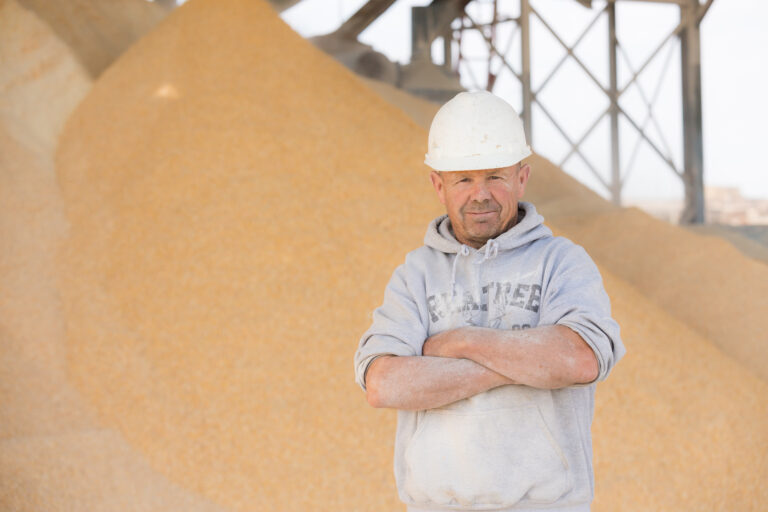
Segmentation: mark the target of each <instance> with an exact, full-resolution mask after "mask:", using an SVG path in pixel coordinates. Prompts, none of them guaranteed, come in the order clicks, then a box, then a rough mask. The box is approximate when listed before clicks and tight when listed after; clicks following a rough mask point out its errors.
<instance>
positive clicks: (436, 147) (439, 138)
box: [424, 91, 531, 171]
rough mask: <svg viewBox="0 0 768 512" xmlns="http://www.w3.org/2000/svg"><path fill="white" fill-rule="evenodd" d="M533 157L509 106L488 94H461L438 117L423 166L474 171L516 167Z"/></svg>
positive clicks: (515, 114) (431, 127) (518, 120)
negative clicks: (528, 157)
mask: <svg viewBox="0 0 768 512" xmlns="http://www.w3.org/2000/svg"><path fill="white" fill-rule="evenodd" d="M530 154H531V148H530V146H528V145H527V144H526V143H525V132H524V131H523V122H522V121H521V120H520V116H519V115H517V112H515V109H514V108H512V106H511V105H510V104H509V103H507V102H506V101H504V100H502V99H501V98H499V97H498V96H495V95H493V94H491V93H490V92H487V91H478V92H460V93H459V94H457V95H456V96H454V97H453V99H451V100H450V101H449V102H448V103H446V104H445V105H443V106H442V107H440V110H438V111H437V114H435V118H434V119H433V120H432V125H431V126H430V127H429V146H428V152H427V154H426V158H425V159H424V163H425V164H427V165H428V166H430V167H431V168H433V169H435V170H436V171H474V170H477V169H496V168H498V167H507V166H510V165H514V164H516V163H518V162H519V161H521V160H522V159H523V158H525V157H527V156H529V155H530Z"/></svg>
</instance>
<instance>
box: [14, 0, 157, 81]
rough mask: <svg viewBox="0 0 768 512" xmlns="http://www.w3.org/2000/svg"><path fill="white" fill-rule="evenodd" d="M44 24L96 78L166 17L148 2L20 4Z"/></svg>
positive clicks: (44, 0)
mask: <svg viewBox="0 0 768 512" xmlns="http://www.w3.org/2000/svg"><path fill="white" fill-rule="evenodd" d="M19 3H20V4H21V5H22V6H24V7H26V8H27V9H30V10H31V11H34V12H35V14H37V15H38V16H39V17H40V19H42V20H43V21H45V22H46V23H47V24H48V25H49V26H50V27H51V28H52V29H53V31H54V32H55V33H56V35H58V36H59V38H60V39H61V40H62V41H64V42H65V43H66V44H67V45H68V46H69V47H70V48H71V49H72V50H73V51H74V52H75V55H76V56H77V58H78V60H79V61H80V63H81V64H82V65H83V66H84V67H85V69H86V70H87V71H88V73H90V75H91V76H92V77H94V78H95V77H97V76H99V75H100V74H101V72H102V71H104V70H105V69H106V68H107V66H109V65H110V64H111V63H112V61H114V60H115V59H116V58H117V57H119V56H120V55H121V54H122V53H123V52H124V51H125V50H126V49H127V48H128V47H129V46H130V45H131V44H132V43H133V42H134V41H136V40H137V39H138V38H139V37H141V36H142V35H144V34H145V33H146V32H147V31H149V29H151V28H152V27H153V26H155V24H157V22H159V21H160V20H161V19H163V17H165V15H166V10H165V9H163V8H162V7H160V6H159V5H158V4H157V3H155V2H148V1H147V0H66V1H59V0H19Z"/></svg>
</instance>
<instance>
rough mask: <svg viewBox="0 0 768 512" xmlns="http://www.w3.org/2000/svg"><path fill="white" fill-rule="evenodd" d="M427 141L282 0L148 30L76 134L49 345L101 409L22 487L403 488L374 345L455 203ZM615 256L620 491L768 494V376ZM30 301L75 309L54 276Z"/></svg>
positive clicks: (12, 489)
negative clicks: (431, 164) (386, 298)
mask: <svg viewBox="0 0 768 512" xmlns="http://www.w3.org/2000/svg"><path fill="white" fill-rule="evenodd" d="M201 34H204V35H205V37H201ZM212 41H215V44H212V43H211V42H212ZM288 57H290V58H288ZM425 140H426V133H425V132H424V131H423V130H422V129H420V128H418V127H417V126H416V125H415V124H414V123H412V122H410V121H409V120H407V119H406V118H405V117H404V114H402V113H401V112H400V111H399V110H397V109H395V108H394V107H392V106H391V105H389V104H387V103H385V102H383V101H382V100H381V99H379V98H378V97H377V95H375V94H374V93H373V92H371V91H370V90H369V89H368V88H366V87H365V86H364V85H363V84H362V83H361V82H360V81H358V79H356V78H355V77H354V76H352V75H351V74H350V73H349V72H347V71H346V70H345V69H344V68H342V67H341V66H339V65H337V64H336V63H335V62H333V61H332V60H331V59H330V58H328V57H325V56H324V55H322V54H321V53H319V52H318V51H317V50H315V49H314V48H313V47H312V46H311V45H309V44H308V43H306V42H304V41H302V40H301V39H300V38H299V37H298V36H297V35H295V34H294V33H293V32H292V31H290V29H288V28H287V27H286V26H285V25H284V24H283V23H282V22H281V21H280V20H279V19H278V18H277V16H276V15H275V14H274V13H273V11H272V10H271V8H270V7H269V6H267V5H266V4H264V3H261V2H253V1H252V0H191V2H190V3H188V4H186V5H185V6H183V7H182V8H180V9H179V10H177V11H176V12H175V13H174V14H173V15H172V16H171V17H170V18H169V19H168V20H166V21H165V22H164V23H163V24H162V25H161V26H160V27H158V30H156V31H154V32H152V33H150V34H149V35H148V36H147V37H146V38H144V39H142V40H141V41H140V42H139V43H138V44H137V45H136V46H135V47H134V48H133V49H132V50H131V51H130V52H128V53H127V54H126V55H125V56H124V57H123V58H121V59H120V60H119V61H118V62H116V63H115V65H114V67H113V68H111V69H110V71H109V72H108V73H105V74H104V75H103V76H102V77H101V79H100V80H99V81H98V82H97V84H96V86H95V87H94V89H93V90H92V92H91V93H90V94H89V96H88V97H87V98H86V100H85V101H84V102H83V103H82V104H81V105H80V107H79V108H78V109H77V111H76V112H75V114H74V115H73V116H72V117H71V118H70V120H69V122H68V124H67V128H66V130H65V133H64V135H63V137H62V140H61V146H60V150H59V154H58V157H57V167H58V181H59V184H60V186H61V191H62V194H63V198H64V206H65V210H66V214H67V220H68V222H69V223H70V229H69V232H68V235H69V237H68V239H67V240H66V244H65V245H64V247H63V250H62V255H61V261H60V264H59V265H60V266H59V272H58V275H57V282H58V285H59V293H60V294H61V298H62V308H63V316H64V320H65V321H66V325H67V334H66V339H63V333H62V327H61V324H59V325H58V328H57V329H58V330H56V329H54V328H53V327H48V329H49V331H47V332H45V333H41V334H40V336H41V337H45V338H46V339H50V340H53V341H52V346H51V347H50V348H45V347H44V346H43V345H42V344H40V345H39V346H31V345H29V344H25V347H26V349H27V350H28V356H27V358H28V359H30V360H33V361H47V360H50V361H51V365H53V364H58V365H59V368H61V370H60V373H59V375H61V379H60V381H61V383H64V384H66V385H67V386H74V387H75V388H76V389H77V391H74V390H73V391H72V395H73V397H72V400H73V402H74V401H76V402H77V404H82V405H77V407H80V408H81V409H82V410H84V411H90V410H91V408H92V409H93V413H94V414H93V416H96V417H98V421H99V423H98V427H97V428H96V429H95V430H94V431H93V432H89V431H87V430H86V429H85V428H84V425H90V424H91V422H92V421H94V420H93V418H92V417H90V416H87V415H85V413H83V418H75V419H73V420H72V422H71V423H70V424H69V425H65V424H62V423H61V422H59V423H57V422H55V421H53V420H52V421H51V422H50V423H49V425H50V426H49V428H50V430H49V433H50V434H51V435H46V436H43V437H35V438H33V439H32V440H27V441H30V442H34V443H36V444H35V446H34V450H33V451H31V450H32V448H29V447H26V448H25V445H24V443H23V440H22V439H20V438H11V439H10V440H9V442H3V445H2V451H0V457H2V458H0V471H2V472H4V473H0V486H2V485H4V484H3V483H5V482H7V484H5V485H6V487H5V488H1V489H0V499H2V500H5V502H4V503H2V505H4V508H8V509H11V510H40V509H45V510H71V509H79V510H84V509H109V510H124V509H125V510H129V509H131V510H134V509H137V508H138V509H147V510H150V509H153V507H154V509H158V508H170V509H183V510H190V509H193V510H198V509H199V510H204V509H205V510H213V509H214V506H213V505H211V504H210V503H208V502H206V499H207V500H210V501H211V502H215V503H216V504H217V505H219V506H220V507H221V508H222V509H224V510H238V511H239V510H253V509H254V504H258V509H264V510H270V509H277V510H287V511H291V510H307V509H312V510H371V511H373V510H376V511H380V510H402V506H401V505H400V504H399V502H398V501H397V498H396V495H395V491H394V482H393V479H392V470H391V462H392V460H391V457H392V448H393V432H394V414H392V413H391V412H389V411H376V410H372V409H370V408H369V407H368V406H367V404H365V402H364V400H363V398H362V395H361V393H360V391H359V390H358V389H357V388H356V387H355V385H354V384H353V382H352V375H351V356H352V353H353V351H354V349H355V347H356V340H357V337H358V336H359V334H360V333H361V332H362V331H363V330H364V329H365V327H367V324H368V320H367V318H368V315H369V313H370V311H371V309H372V308H373V307H375V306H376V305H377V304H378V303H379V301H380V300H381V296H382V292H383V289H384V285H385V283H386V281H387V280H388V278H389V274H390V272H391V270H392V269H393V268H394V266H395V265H397V264H398V263H400V262H401V261H402V257H403V254H404V252H405V251H406V250H409V249H410V248H413V247H415V246H417V245H419V244H420V241H421V238H422V235H423V231H424V228H425V226H426V223H427V222H428V220H430V219H431V218H432V216H433V215H435V214H436V213H438V212H439V204H438V203H437V201H436V200H430V201H425V198H426V197H431V194H432V192H431V190H430V186H429V184H428V181H427V178H426V172H427V171H426V168H424V167H423V166H422V164H421V159H422V158H423V147H424V141H425ZM551 177H552V186H551V187H550V190H554V189H555V188H554V187H561V190H565V189H567V183H566V185H563V184H562V183H561V182H558V181H557V180H556V175H555V174H552V175H551ZM35 190H37V189H35ZM44 190H48V192H47V193H48V194H49V196H47V198H48V199H49V200H52V201H53V200H55V197H54V196H55V195H56V194H55V192H56V191H55V190H53V191H51V188H50V187H49V188H48V189H44ZM35 194H38V192H35ZM40 194H42V192H40ZM36 197H37V196H36ZM39 199H40V200H42V199H45V197H43V195H40V197H39ZM0 205H2V206H0V208H2V209H3V210H2V211H0V218H3V217H7V216H8V214H9V213H10V214H11V216H10V217H8V218H15V219H22V218H23V217H19V212H17V211H16V210H13V209H11V211H10V212H9V211H6V210H7V207H6V203H5V202H0ZM14 215H15V217H14ZM52 215H54V216H55V214H52ZM25 222H26V221H25ZM29 222H31V220H29ZM42 222H43V221H42V220H41V223H42ZM45 222H47V223H51V222H53V223H56V222H61V219H60V218H51V219H46V220H45ZM59 229H60V230H59V231H57V233H56V236H60V234H61V233H62V232H63V231H61V228H59ZM567 234H569V235H570V233H567ZM41 236H42V235H41ZM46 236H48V235H46ZM48 248H49V247H48V246H46V247H43V248H41V247H35V246H31V245H30V246H28V247H26V248H24V253H26V254H28V255H33V256H34V255H35V254H37V253H38V252H46V251H47V250H48ZM2 251H3V252H5V251H6V248H3V249H2ZM5 268H7V267H5ZM604 273H605V277H606V284H607V287H608V290H609V293H610V294H611V296H612V298H613V302H614V308H615V311H616V317H617V319H618V321H619V322H620V323H621V325H622V329H623V334H624V337H625V340H626V343H627V346H628V349H629V351H630V352H629V355H628V356H627V359H625V360H624V361H622V363H621V365H620V366H619V367H617V371H616V372H615V374H614V375H613V376H612V378H611V379H609V381H608V382H606V383H605V384H601V386H600V387H599V388H600V390H599V392H598V403H597V411H596V423H595V426H594V431H595V448H596V454H595V461H596V470H597V485H598V488H597V500H596V502H595V510H596V511H598V512H599V511H600V510H616V509H621V510H648V509H679V510H762V509H765V508H766V506H768V496H766V490H765V488H764V487H762V482H764V481H766V480H767V479H768V468H767V467H766V458H765V457H764V456H763V454H764V453H765V452H766V449H768V439H767V437H768V434H767V433H768V415H766V414H765V412H766V407H768V399H767V398H766V397H767V396H768V389H767V386H766V383H765V382H763V381H761V380H759V379H757V378H755V377H754V376H751V375H750V374H749V373H747V372H744V371H743V368H742V367H741V366H740V365H739V364H737V363H736V362H734V361H732V360H730V359H729V358H728V357H726V356H724V355H723V354H722V353H720V352H719V351H718V350H717V349H715V348H714V347H713V345H712V344H711V343H710V342H709V341H708V340H707V339H705V338H703V337H702V336H701V335H700V334H698V333H697V332H695V331H693V330H692V329H690V328H689V327H687V326H685V325H684V324H683V323H681V322H679V321H678V320H676V319H674V318H672V317H671V316H670V315H669V314H668V312H667V311H664V310H663V309H662V308H660V307H658V306H656V305H654V304H653V303H651V302H650V301H648V300H647V299H646V298H645V297H644V296H643V295H641V294H640V293H638V291H637V290H635V289H634V288H633V287H632V286H630V285H628V284H627V283H625V282H624V281H623V280H622V279H620V278H619V277H615V276H614V275H613V274H611V273H610V272H606V271H605V270H604ZM8 275H13V274H11V273H8V272H7V271H6V270H5V269H4V273H3V274H2V276H3V277H6V276H8ZM6 282H8V281H4V283H6ZM5 288H8V289H9V290H10V291H11V292H13V293H15V294H16V296H18V297H24V293H25V290H27V289H28V287H25V286H22V285H16V284H13V283H9V284H4V290H3V291H4V292H5ZM22 302H24V303H25V304H27V305H28V307H30V308H31V307H32V306H31V305H32V304H47V305H48V306H47V307H51V308H52V309H51V311H50V313H49V315H48V316H46V317H45V318H46V319H48V320H46V322H48V323H50V322H55V321H56V319H58V321H59V322H61V321H62V319H61V318H59V316H58V315H59V313H58V310H57V309H56V305H57V302H56V297H53V296H50V294H49V295H46V296H40V297H36V298H35V302H33V301H32V300H30V299H25V300H24V301H22ZM5 307H8V305H7V304H6V305H5ZM6 318H14V319H16V321H17V323H18V325H16V326H12V328H13V330H14V332H21V331H23V330H24V329H27V330H29V331H30V332H31V330H32V329H35V328H37V327H36V326H37V325H39V324H41V321H40V318H41V317H40V315H39V314H36V313H35V311H33V310H31V309H27V310H17V311H15V312H14V313H13V315H11V316H6ZM46 322H43V325H48V323H46ZM6 330H8V328H7V327H4V331H6ZM9 332H10V331H9ZM2 335H3V336H4V337H5V333H3V334H2ZM8 339H9V340H10V338H8ZM54 342H55V343H54ZM13 346H15V345H14V344H13V343H10V342H8V343H6V341H5V339H3V355H4V358H5V357H6V356H5V354H6V353H12V352H7V351H6V348H7V347H11V348H13ZM8 361H9V359H6V362H8ZM10 367H11V365H10V364H5V365H4V366H3V367H2V368H3V371H5V369H6V368H10ZM20 372H21V373H22V375H20V377H21V378H24V375H26V373H29V372H32V370H28V371H27V370H24V371H21V370H20ZM41 373H42V372H40V371H38V372H37V373H36V374H34V375H35V377H38V376H41ZM4 375H8V373H4ZM46 378H47V377H46ZM3 382H4V383H7V382H11V381H10V380H6V379H3ZM57 383H58V382H57ZM3 392H4V393H5V394H7V395H8V396H9V397H13V398H12V399H13V400H16V401H17V402H19V403H22V402H23V399H24V398H25V396H27V395H25V393H26V394H29V392H28V390H26V389H25V388H24V387H23V386H15V385H6V386H5V388H4V390H3ZM78 392H79V394H78ZM4 396H5V395H4ZM4 403H5V400H4ZM38 408H43V409H53V405H52V404H51V403H49V402H45V401H42V400H41V401H40V403H39V404H38V403H35V410H37V409H38ZM74 408H75V406H74V405H73V406H67V407H65V408H64V409H65V410H66V411H72V410H74ZM20 414H21V413H14V414H13V417H14V418H15V417H17V415H20ZM733 418H738V421H734V420H733ZM44 421H47V420H44ZM56 421H59V420H56ZM78 422H79V423H78ZM35 424H38V423H37V421H36V422H35ZM94 427H96V425H94ZM18 432H21V430H20V429H19V431H18ZM54 434H55V435H54ZM126 440H127V441H128V443H129V444H126ZM99 450H103V451H104V454H103V455H101V456H100V457H99V456H98V454H99ZM81 451H82V453H83V456H82V457H83V460H84V462H83V465H82V466H80V465H78V463H77V462H74V456H73V455H74V454H78V456H79V455H80V452H81ZM160 474H162V475H163V476H164V477H167V478H168V480H165V479H164V478H163V477H161V476H159V475H160ZM89 477H90V478H93V479H94V481H95V482H96V483H97V485H96V486H95V487H90V486H88V485H87V482H88V481H89V480H88V478H89ZM105 478H110V479H111V480H109V481H111V482H113V484H112V485H113V486H114V487H116V490H115V492H114V493H112V494H110V493H109V487H108V486H106V484H105V483H104V479H105ZM72 481H74V482H75V485H72ZM149 481H152V482H157V484H156V485H155V486H149V485H145V484H148V482H149ZM114 482H116V483H114ZM171 482H172V483H171ZM131 488H134V489H141V491H142V492H141V493H139V494H137V498H136V501H134V499H132V497H129V496H130V493H129V492H128V491H130V489H131ZM92 489H95V490H92ZM200 496H203V497H204V498H200ZM78 498H80V499H81V503H78V502H77V500H78ZM89 500H90V501H89ZM135 502H138V503H139V505H135ZM83 503H85V505H83ZM41 504H42V505H41ZM6 505H7V506H6ZM194 507H199V508H194Z"/></svg>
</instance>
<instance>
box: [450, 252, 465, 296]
mask: <svg viewBox="0 0 768 512" xmlns="http://www.w3.org/2000/svg"><path fill="white" fill-rule="evenodd" d="M459 256H464V257H466V256H469V247H467V246H466V245H462V246H461V249H459V252H457V253H456V258H454V260H453V269H452V270H451V298H453V297H455V296H456V268H457V267H458V263H459Z"/></svg>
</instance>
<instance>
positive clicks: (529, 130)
mask: <svg viewBox="0 0 768 512" xmlns="http://www.w3.org/2000/svg"><path fill="white" fill-rule="evenodd" d="M519 23H520V43H521V44H520V51H521V57H522V58H521V61H522V65H523V70H522V75H521V80H520V81H521V84H522V86H523V111H522V112H521V115H522V118H523V129H524V130H525V134H526V135H527V136H528V144H530V145H531V146H533V111H532V109H531V107H532V106H533V93H532V90H531V4H530V2H529V0H520V21H519Z"/></svg>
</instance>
